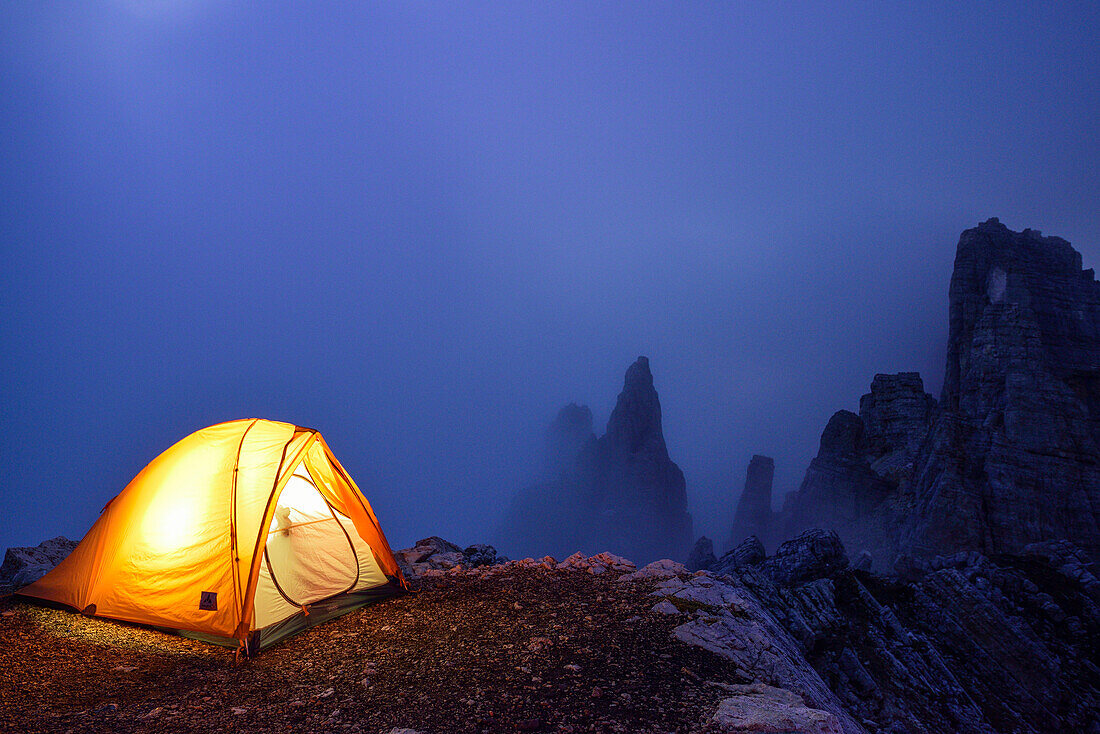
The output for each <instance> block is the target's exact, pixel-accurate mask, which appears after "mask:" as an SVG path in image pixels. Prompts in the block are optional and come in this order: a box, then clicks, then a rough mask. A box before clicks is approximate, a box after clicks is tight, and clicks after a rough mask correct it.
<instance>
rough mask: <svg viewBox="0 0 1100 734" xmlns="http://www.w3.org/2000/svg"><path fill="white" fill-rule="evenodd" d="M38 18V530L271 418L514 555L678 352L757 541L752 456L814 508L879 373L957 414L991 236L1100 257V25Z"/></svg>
mask: <svg viewBox="0 0 1100 734" xmlns="http://www.w3.org/2000/svg"><path fill="white" fill-rule="evenodd" d="M0 13H2V17H3V19H4V20H3V22H2V23H0V120H2V128H0V130H2V134H0V246H2V248H3V268H2V270H0V279H2V280H0V309H2V318H0V341H2V345H3V361H2V365H0V389H2V395H3V399H2V410H0V432H2V436H0V452H2V453H0V457H2V459H0V460H2V465H3V467H4V474H3V476H4V478H5V481H4V487H3V490H2V491H0V548H3V547H5V546H8V545H23V544H34V543H37V542H39V541H40V540H42V539H43V538H46V537H52V536H54V535H58V534H64V535H67V536H69V537H73V538H79V537H80V536H81V535H83V533H84V532H85V531H86V530H87V528H88V527H89V526H90V525H91V524H92V523H93V522H94V521H95V519H96V517H97V515H98V513H99V511H100V509H101V508H102V507H103V505H104V504H105V503H106V502H107V500H108V499H110V498H111V497H112V496H113V495H114V494H116V493H117V492H118V491H119V490H120V489H121V488H122V487H124V486H125V485H126V483H127V482H128V481H129V480H130V479H131V478H132V477H133V476H134V475H135V474H136V473H137V472H138V471H139V470H140V469H141V468H142V467H143V466H144V465H145V464H146V463H147V462H148V461H149V460H151V459H152V458H153V457H154V456H156V455H157V454H158V453H160V452H161V451H163V450H164V449H166V448H167V447H168V446H170V445H171V444H172V443H173V442H175V441H176V440H178V439H180V438H182V437H183V436H185V435H187V434H188V433H191V432H192V431H194V430H196V429H198V428H201V427H203V426H206V425H209V424H212V423H217V422H220V421H224V420H229V419H233V418H241V417H254V416H261V417H268V418H274V419H279V420H285V421H288V422H292V423H297V424H299V425H305V426H311V427H314V428H317V429H319V430H320V431H321V432H322V433H323V434H324V435H325V436H326V438H327V440H328V441H329V443H330V445H331V446H332V448H333V450H334V451H335V453H336V455H337V456H338V457H340V458H341V460H342V461H343V463H344V465H345V466H346V467H347V468H348V470H349V471H350V473H351V474H352V475H353V476H354V477H356V478H357V480H358V481H359V484H360V486H361V487H362V488H363V490H364V492H365V494H366V495H367V496H368V497H369V499H370V500H371V502H372V503H373V505H374V508H375V510H376V512H377V514H378V516H379V519H380V521H381V523H382V526H383V527H384V528H385V530H386V531H387V533H388V535H389V536H390V540H391V541H392V543H393V544H394V545H395V546H396V547H402V546H406V545H409V544H410V543H411V542H412V541H414V540H415V539H417V538H419V537H422V536H424V535H429V534H440V535H443V536H445V537H448V538H453V539H454V540H455V541H457V542H459V543H462V544H466V543H472V542H478V541H483V540H490V541H491V540H492V539H493V532H494V526H495V524H496V522H497V521H498V519H499V517H500V515H501V513H502V511H503V509H504V508H505V507H506V505H507V502H508V501H509V498H510V497H511V496H512V494H513V493H514V492H515V491H516V490H517V489H518V488H520V487H522V486H524V485H526V484H529V483H530V482H532V481H533V480H534V479H536V478H537V477H538V473H539V468H540V465H539V461H540V451H541V445H542V440H543V431H544V430H545V427H546V425H547V424H548V423H549V422H550V420H551V419H552V418H553V417H554V415H555V413H556V411H557V410H558V408H559V407H560V406H561V405H563V404H565V403H567V402H570V401H577V402H582V403H586V404H588V405H590V406H591V407H592V410H593V413H594V415H595V417H596V421H597V424H598V426H599V427H600V430H602V425H603V423H604V422H605V421H606V420H607V416H608V414H609V413H610V410H611V408H612V406H613V405H614V400H615V397H616V394H617V393H618V391H619V389H620V387H621V384H622V377H623V373H624V371H625V369H626V367H627V366H628V365H629V364H630V363H631V362H632V361H633V360H634V359H635V358H636V357H637V356H638V355H641V354H644V355H647V356H648V357H649V358H650V363H651V366H652V368H653V372H654V375H655V380H656V386H657V389H658V391H659V393H660V397H661V402H662V406H663V409H664V427H665V433H666V438H667V442H668V446H669V450H670V452H671V454H672V457H673V459H674V460H676V461H677V462H678V463H679V464H680V465H681V467H682V468H683V470H684V473H685V475H686V477H687V484H688V497H689V503H690V506H691V510H692V512H693V513H694V515H695V520H696V534H699V533H707V534H708V535H711V536H712V537H714V536H717V537H718V538H724V537H725V535H726V533H727V532H728V530H727V529H726V525H727V523H728V521H729V518H730V517H731V516H732V507H733V502H734V501H735V499H736V496H737V494H738V493H739V492H740V489H741V486H742V484H743V482H744V471H745V468H746V466H747V464H748V460H749V457H750V456H751V455H752V454H753V453H764V454H768V455H771V456H773V457H775V459H776V464H777V473H776V485H777V486H776V490H777V493H782V492H785V491H789V490H792V489H794V488H796V487H797V485H798V483H799V481H800V480H801V477H802V474H803V472H804V471H805V468H806V465H807V463H808V462H809V460H810V458H812V456H813V455H814V454H815V453H816V450H817V442H818V438H819V436H820V432H821V430H822V428H823V427H824V425H825V422H826V421H827V420H828V418H829V416H830V415H831V414H832V413H833V412H834V411H836V410H838V409H842V408H847V409H853V410H854V409H856V407H857V405H858V400H859V396H860V395H861V394H862V393H864V392H866V391H867V389H868V386H869V385H870V382H871V379H872V377H873V376H874V374H875V373H876V372H897V371H902V370H917V371H919V372H920V373H921V374H922V376H923V377H924V380H925V386H926V389H928V390H929V391H930V392H932V393H933V394H937V395H938V393H939V389H940V384H941V381H942V377H943V358H944V351H945V343H946V337H947V285H948V279H949V277H950V273H951V267H952V259H953V256H954V248H955V244H956V242H957V239H958V235H959V233H960V231H962V230H963V229H965V228H967V227H971V226H974V225H975V224H977V223H978V222H979V221H982V220H985V219H987V218H988V217H991V216H997V217H1000V218H1001V220H1002V221H1003V222H1004V223H1005V224H1007V225H1008V226H1009V227H1012V228H1013V229H1022V228H1024V227H1032V228H1036V229H1041V230H1043V232H1044V233H1046V234H1053V235H1059V236H1061V237H1065V238H1066V239H1068V240H1069V241H1070V242H1071V243H1073V244H1074V246H1075V247H1077V248H1078V249H1079V250H1080V251H1081V252H1082V253H1083V255H1084V260H1085V266H1086V267H1094V266H1096V265H1097V264H1098V263H1100V206H1098V205H1100V135H1098V134H1097V133H1098V124H1100V4H1098V3H1095V2H1087V3H1071V2H1060V3H1015V2H988V3H957V2H943V3H939V2H919V3H894V2H824V3H811V2H793V3H787V2H760V3H742V2H734V3H729V2H722V3H699V2H670V3H660V4H658V3H636V2H622V3H602V2H577V3H574V2H546V3H511V2H507V3H503V2H489V3H478V2H461V3H446V4H442V3H425V2H387V3H382V4H376V3H370V2H361V1H359V0H356V1H355V2H333V3H318V2H309V3H284V2H270V3H245V2H239V1H226V2H220V1H218V0H151V1H149V0H97V1H96V2H80V1H78V0H66V1H65V2H57V1H50V0H34V1H33V2H32V1H28V0H19V1H18V2H6V1H5V2H3V7H2V9H0ZM502 550H503V551H504V552H507V550H508V549H507V548H504V549H502Z"/></svg>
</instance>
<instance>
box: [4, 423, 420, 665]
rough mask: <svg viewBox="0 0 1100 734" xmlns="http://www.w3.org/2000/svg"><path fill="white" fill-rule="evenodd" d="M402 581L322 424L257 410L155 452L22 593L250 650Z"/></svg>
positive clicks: (390, 591)
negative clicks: (279, 418)
mask: <svg viewBox="0 0 1100 734" xmlns="http://www.w3.org/2000/svg"><path fill="white" fill-rule="evenodd" d="M403 588H406V586H405V580H404V578H403V577H402V575H401V571H400V570H399V569H398V566H397V561H396V559H395V558H394V555H393V551H392V550H390V547H389V544H388V543H387V542H386V537H385V536H384V535H383V534H382V530H381V528H380V527H379V526H378V521H377V520H376V519H375V517H374V512H373V511H372V510H371V508H370V504H368V503H367V500H366V499H365V498H364V497H363V495H362V493H360V491H359V488H358V487H356V486H355V482H353V481H352V479H351V477H349V476H348V475H347V472H345V471H344V468H343V467H342V466H340V462H338V461H337V460H336V457H335V456H333V455H332V451H331V450H330V449H329V447H328V444H326V443H325V440H324V439H323V438H322V437H321V434H320V433H318V432H317V431H314V430H312V429H310V428H300V427H298V426H295V425H291V424H289V423H279V422H276V421H268V420H260V419H252V420H238V421H231V422H229V423H220V424H218V425H216V426H211V427H210V428H204V429H203V430H201V431H197V432H196V433H193V434H191V435H190V436H188V437H187V438H185V439H183V440H182V441H180V442H179V443H177V444H175V445H174V446H172V447H171V448H169V449H168V450H167V451H165V452H164V453H163V454H161V455H160V456H158V457H157V458H156V459H154V460H153V461H152V462H151V463H150V464H149V465H148V466H146V467H145V469H143V470H142V471H141V473H140V474H138V475H137V477H135V478H134V480H133V481H132V482H130V484H128V485H127V486H126V488H125V489H123V490H122V492H120V493H119V494H118V495H117V496H116V497H115V498H114V499H112V500H111V501H110V502H108V503H107V506H106V507H104V508H103V512H102V514H101V515H100V517H99V519H98V520H97V521H96V523H95V525H93V526H92V529H91V530H89V531H88V534H87V535H86V536H84V539H83V540H82V541H80V545H78V546H77V547H76V550H74V551H73V552H72V554H70V555H69V557H68V558H66V559H65V560H64V561H62V562H61V563H60V564H59V565H58V566H57V567H56V568H54V569H53V570H52V571H50V572H49V573H48V574H46V575H45V576H44V577H42V578H41V579H39V580H38V581H36V582H34V583H33V584H30V585H29V586H25V587H23V588H22V589H20V590H19V591H18V594H19V595H21V596H25V597H34V598H37V599H42V600H46V601H49V602H53V603H56V604H61V605H64V606H68V607H72V608H74V609H76V610H79V611H81V612H83V613H84V614H86V615H89V616H97V617H107V618H111V619H118V620H124V621H127V622H137V623H140V624H147V625H152V626H155V627H159V628H162V629H167V630H171V631H176V632H179V633H181V634H185V635H187V636H190V637H195V638H198V639H203V640H207V641H210V642H216V643H220V644H226V645H230V646H234V647H236V648H237V650H238V652H242V651H243V652H245V653H246V654H253V653H255V652H256V651H258V650H260V649H261V648H264V647H267V646H268V645H270V644H272V643H274V642H277V641H278V640H281V639H283V638H284V637H287V636H289V635H292V634H295V633H297V632H300V631H302V630H304V629H307V628H309V627H313V626H315V625H317V624H320V623H322V622H325V621H327V620H329V619H332V618H333V617H336V616H339V615H340V614H344V613H346V612H348V611H351V610H352V609H356V608H359V607H361V606H363V605H365V604H368V603H370V602H373V601H377V600H379V599H384V598H386V597H389V596H393V595H394V594H397V593H400V592H401V591H402V589H403Z"/></svg>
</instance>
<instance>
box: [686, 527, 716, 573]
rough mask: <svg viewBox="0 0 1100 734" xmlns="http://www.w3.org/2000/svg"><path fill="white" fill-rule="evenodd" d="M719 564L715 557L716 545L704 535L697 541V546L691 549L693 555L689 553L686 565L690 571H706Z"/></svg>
mask: <svg viewBox="0 0 1100 734" xmlns="http://www.w3.org/2000/svg"><path fill="white" fill-rule="evenodd" d="M717 562H718V559H717V558H716V557H715V555H714V543H712V542H711V540H710V538H708V537H707V536H705V535H704V536H702V537H700V538H699V540H697V541H695V546H694V547H693V548H692V549H691V553H688V557H687V563H686V564H685V565H686V566H687V569H688V570H689V571H705V570H707V569H709V568H711V567H712V566H714V564H715V563H717Z"/></svg>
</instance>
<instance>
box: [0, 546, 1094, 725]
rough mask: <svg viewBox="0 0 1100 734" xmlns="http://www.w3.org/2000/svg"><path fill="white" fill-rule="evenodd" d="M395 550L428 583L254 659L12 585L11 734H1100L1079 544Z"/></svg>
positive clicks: (2, 632) (5, 716) (2, 684)
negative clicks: (665, 554) (45, 599)
mask: <svg viewBox="0 0 1100 734" xmlns="http://www.w3.org/2000/svg"><path fill="white" fill-rule="evenodd" d="M703 550H706V549H703ZM396 555H397V558H398V560H399V562H400V563H401V564H402V565H403V566H404V567H405V569H406V572H407V575H408V577H409V578H412V579H415V581H414V586H415V588H417V589H418V591H417V593H413V594H409V595H406V596H402V597H399V598H396V599H392V600H389V601H385V602H382V603H379V604H377V605H375V606H372V607H368V608H366V609H363V610H360V611H358V612H354V613H352V614H349V615H346V616H344V617H342V618H339V619H337V620H335V621H333V622H330V623H328V624H325V625H322V626H320V627H318V628H316V629H314V630H311V631H308V632H306V633H303V634H301V635H299V636H297V637H294V638H291V639H289V640H287V641H285V642H283V643H280V644H279V645H276V646H275V647H273V648H271V649H269V650H266V651H264V652H262V653H261V654H260V655H259V656H258V657H256V658H254V659H251V660H245V661H243V662H242V664H241V665H239V666H234V665H233V659H232V654H231V653H230V652H229V651H227V650H225V649H222V648H216V647H212V646H209V645H205V644H202V643H197V642H192V641H188V640H185V639H182V638H179V637H174V636H171V635H166V634H161V633H158V632H155V631H151V630H147V629H143V628H139V627H135V626H130V625H123V624H118V623H114V622H110V621H105V620H99V619H88V618H84V617H82V616H80V615H78V614H74V613H71V612H64V611H55V610H50V609H45V608H42V607H38V606H30V605H25V604H21V603H16V602H13V601H12V600H11V599H10V598H8V599H7V600H5V601H3V602H2V604H0V606H2V609H0V730H4V731H7V730H12V731H93V730H95V731H98V730H102V729H108V730H112V731H118V730H121V731H191V730H195V729H200V728H211V727H213V728H217V729H218V730H233V731H250V732H251V731H261V732H262V731H338V732H342V731H358V732H379V733H381V734H394V730H397V732H398V734H408V731H409V730H411V731H413V732H423V733H427V734H434V733H438V732H513V731H547V732H589V731H593V732H693V733H695V732H698V733H704V732H705V733H706V734H715V733H717V732H789V733H791V734H798V733H800V732H801V733H803V734H841V733H843V734H861V733H862V732H891V733H896V734H903V733H904V734H909V733H916V732H980V733H982V734H996V733H999V732H1006V733H1007V732H1012V733H1013V734H1024V733H1026V732H1035V733H1039V732H1068V731H1074V732H1089V733H1090V734H1100V664H1098V662H1097V661H1098V660H1100V580H1098V578H1097V572H1096V568H1095V567H1094V565H1093V564H1092V563H1091V562H1090V561H1089V559H1088V556H1087V555H1086V554H1085V553H1084V552H1083V551H1082V550H1081V549H1079V548H1076V547H1075V546H1073V545H1072V544H1070V543H1067V542H1065V541H1058V542H1051V543H1043V544H1036V545H1033V546H1029V547H1028V548H1027V549H1026V550H1025V552H1024V553H1023V554H1021V555H1015V556H1012V555H997V556H990V557H987V556H983V555H981V554H979V553H976V552H973V551H971V552H967V553H959V554H955V555H952V556H948V557H937V558H935V559H933V560H932V561H931V562H929V563H923V564H922V563H918V562H916V561H913V562H911V563H910V565H909V566H908V568H907V570H906V572H905V573H904V574H902V575H900V576H897V575H895V576H891V577H887V576H881V575H878V574H874V573H871V572H869V571H868V570H866V567H867V564H866V563H862V564H858V566H857V567H856V568H853V567H851V566H850V565H849V563H848V558H847V554H846V552H845V549H844V546H843V544H842V543H841V541H840V538H839V537H838V536H837V534H836V533H834V532H828V531H823V530H810V531H807V532H805V533H802V534H800V535H799V536H798V537H797V538H795V539H793V540H790V541H788V542H786V543H783V544H782V545H781V546H780V547H779V549H778V550H777V551H776V553H775V554H774V555H773V556H767V555H766V554H765V551H764V547H763V546H762V544H761V543H760V541H759V540H757V539H756V538H750V539H749V540H747V541H746V542H744V543H742V544H740V545H739V546H738V547H737V548H735V549H734V550H732V551H730V552H728V553H726V554H724V555H723V556H722V557H721V558H717V559H716V558H714V555H713V553H703V552H700V553H696V554H693V557H694V559H695V560H696V561H699V562H701V563H703V564H704V565H706V566H707V568H702V569H699V570H695V571H689V570H688V568H686V567H685V566H683V565H681V564H679V563H675V562H673V561H669V560H664V561H657V562H654V563H651V564H649V565H648V566H646V567H644V568H641V569H636V568H635V567H634V564H632V563H630V562H629V561H627V560H625V559H622V558H619V557H618V556H613V555H611V554H607V553H602V554H599V555H596V556H591V557H584V556H583V555H581V554H579V553H578V554H575V555H573V556H570V557H569V558H567V559H565V560H564V561H561V562H556V561H555V560H554V559H551V558H544V559H540V560H532V559H524V560H521V561H502V560H501V559H500V558H498V557H497V556H496V552H495V551H494V550H493V549H492V547H491V546H480V545H479V546H470V547H468V548H466V549H464V550H463V549H460V548H459V547H458V546H455V545H453V544H451V543H447V542H446V541H444V540H442V539H440V538H434V537H433V538H425V539H424V540H422V541H419V542H418V543H417V545H416V546H415V547H414V548H408V549H404V550H401V551H398V552H397V554H396Z"/></svg>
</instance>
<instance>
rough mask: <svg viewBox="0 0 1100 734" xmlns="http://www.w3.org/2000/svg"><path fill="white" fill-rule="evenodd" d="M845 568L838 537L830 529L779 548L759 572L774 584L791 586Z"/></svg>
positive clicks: (802, 537)
mask: <svg viewBox="0 0 1100 734" xmlns="http://www.w3.org/2000/svg"><path fill="white" fill-rule="evenodd" d="M847 567H848V555H847V554H846V553H845V552H844V544H843V543H841V542H840V536H838V535H837V534H836V532H834V531H832V530H820V529H817V528H815V529H813V530H807V531H805V532H804V533H802V534H800V535H799V536H798V537H797V538H795V539H794V540H788V541H787V542H786V543H783V544H782V545H780V546H779V550H777V551H776V552H775V555H774V556H772V557H771V558H769V559H767V560H766V561H764V564H763V567H762V568H763V570H764V573H766V574H767V575H768V576H769V577H771V578H772V579H773V580H775V581H776V583H780V584H786V585H790V586H795V585H798V584H804V583H807V582H809V581H814V580H816V579H820V578H825V577H826V576H830V575H832V574H834V573H836V572H837V571H840V570H843V569H845V568H847Z"/></svg>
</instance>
